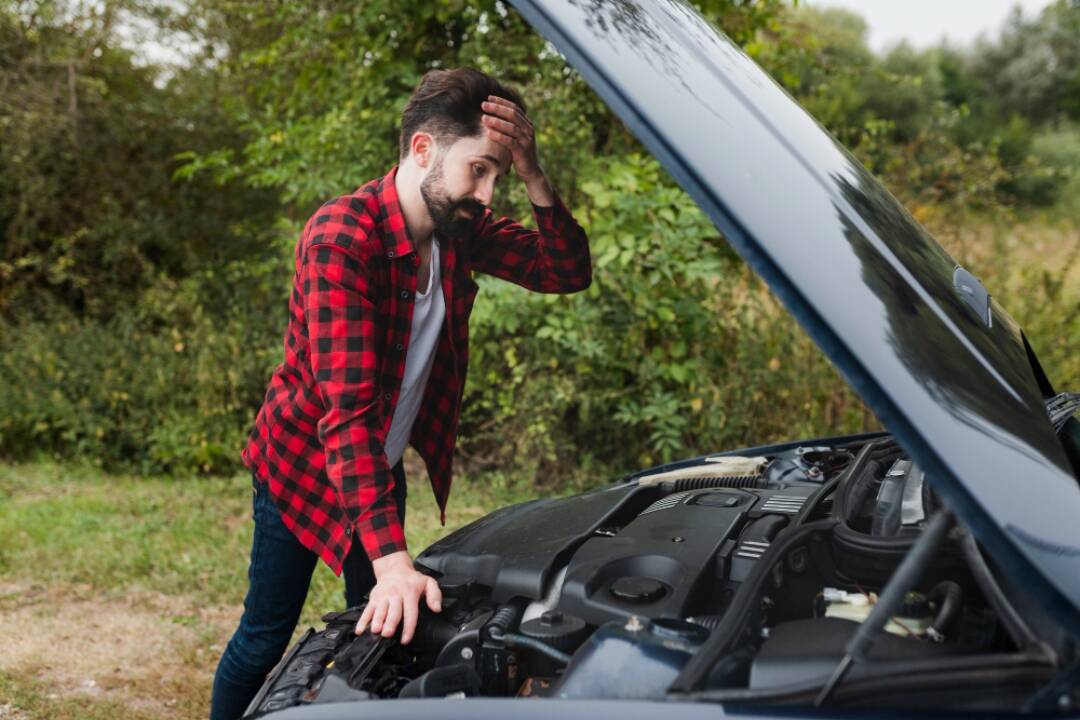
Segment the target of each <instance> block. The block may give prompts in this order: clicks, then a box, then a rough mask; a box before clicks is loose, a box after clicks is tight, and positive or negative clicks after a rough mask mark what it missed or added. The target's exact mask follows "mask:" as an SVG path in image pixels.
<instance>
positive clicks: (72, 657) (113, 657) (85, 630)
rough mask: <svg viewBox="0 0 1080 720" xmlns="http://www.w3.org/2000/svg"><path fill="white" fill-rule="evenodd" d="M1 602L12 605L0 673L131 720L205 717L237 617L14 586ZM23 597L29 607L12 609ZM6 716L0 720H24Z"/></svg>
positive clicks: (182, 604) (0, 624)
mask: <svg viewBox="0 0 1080 720" xmlns="http://www.w3.org/2000/svg"><path fill="white" fill-rule="evenodd" d="M20 590H23V591H24V592H25V594H23V593H22V592H20ZM2 594H3V595H4V596H6V598H7V599H8V600H9V602H8V603H5V605H6V607H4V609H3V612H2V613H0V636H2V637H3V638H4V639H5V640H4V653H3V654H2V655H0V670H4V671H8V672H10V673H12V674H16V675H19V676H22V677H32V678H35V679H36V680H38V681H39V682H41V683H42V684H43V685H45V686H47V687H49V688H50V693H55V694H56V695H57V696H58V697H68V698H70V697H83V698H88V699H95V700H96V699H100V700H111V701H113V702H119V703H123V704H124V705H126V706H128V707H130V708H131V709H132V710H133V711H134V712H133V714H134V713H138V714H146V715H148V716H153V717H161V718H170V719H171V718H187V717H200V716H204V715H205V713H206V711H207V708H208V706H209V705H208V703H209V696H210V684H211V681H212V674H213V668H214V667H215V665H216V663H217V658H218V656H220V653H221V649H222V648H223V647H224V643H225V641H226V640H227V638H228V634H229V633H230V632H231V631H232V629H233V626H234V625H235V623H236V615H237V609H236V608H222V607H206V606H200V605H198V604H196V603H195V601H193V600H189V599H186V598H177V597H171V596H166V595H159V594H153V593H130V594H128V595H127V596H125V597H122V598H115V599H99V598H95V597H93V595H92V593H83V592H78V591H75V592H72V588H70V587H68V588H42V587H40V586H32V585H29V584H28V585H26V586H25V587H24V588H19V587H18V586H16V585H14V584H10V583H7V584H5V587H4V588H3V593H2ZM20 595H22V597H24V598H25V599H26V600H28V601H29V602H24V603H13V602H10V599H11V598H12V597H13V596H15V597H18V596H20ZM0 708H2V710H0V719H3V720H8V718H12V719H14V718H22V717H26V716H25V715H23V714H21V712H20V710H19V709H18V708H16V707H13V706H11V705H0Z"/></svg>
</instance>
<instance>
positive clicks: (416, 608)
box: [401, 595, 420, 645]
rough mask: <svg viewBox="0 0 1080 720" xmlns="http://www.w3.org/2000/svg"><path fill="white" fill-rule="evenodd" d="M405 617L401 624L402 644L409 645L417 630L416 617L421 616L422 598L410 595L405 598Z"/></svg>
mask: <svg viewBox="0 0 1080 720" xmlns="http://www.w3.org/2000/svg"><path fill="white" fill-rule="evenodd" d="M404 610H405V617H404V619H403V620H402V622H401V644H402V645H408V644H409V641H410V640H412V636H413V631H414V630H415V629H416V617H417V615H419V614H420V596H419V595H410V596H409V597H407V598H405V608H404Z"/></svg>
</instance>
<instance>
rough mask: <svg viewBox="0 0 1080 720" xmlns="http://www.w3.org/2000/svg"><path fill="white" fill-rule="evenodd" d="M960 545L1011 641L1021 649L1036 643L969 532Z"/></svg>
mask: <svg viewBox="0 0 1080 720" xmlns="http://www.w3.org/2000/svg"><path fill="white" fill-rule="evenodd" d="M961 546H962V547H963V549H964V557H965V559H966V560H967V563H968V568H969V569H970V570H971V574H972V575H973V576H974V577H975V583H976V584H977V585H978V586H979V590H981V591H982V594H983V596H984V597H985V598H986V601H987V602H988V603H989V604H990V607H992V608H993V609H994V612H995V613H997V616H998V618H1000V619H1001V624H1002V625H1004V626H1005V631H1006V632H1008V633H1009V637H1011V638H1012V641H1013V642H1014V643H1016V646H1017V647H1018V648H1020V649H1021V650H1026V649H1028V648H1030V647H1033V646H1035V645H1038V644H1039V639H1038V638H1037V637H1036V636H1035V633H1034V632H1032V631H1031V628H1029V627H1028V626H1027V623H1025V622H1024V619H1023V618H1022V617H1021V616H1020V613H1018V612H1017V611H1016V608H1014V607H1013V606H1012V603H1010V602H1009V600H1008V598H1007V597H1005V593H1004V592H1002V590H1001V586H1000V585H998V583H997V580H995V579H994V574H993V573H992V572H991V571H990V566H989V565H987V564H986V560H985V559H984V558H983V555H982V552H981V551H980V550H979V545H978V543H977V542H975V536H974V535H972V534H971V533H970V532H965V533H964V539H963V541H962V542H961Z"/></svg>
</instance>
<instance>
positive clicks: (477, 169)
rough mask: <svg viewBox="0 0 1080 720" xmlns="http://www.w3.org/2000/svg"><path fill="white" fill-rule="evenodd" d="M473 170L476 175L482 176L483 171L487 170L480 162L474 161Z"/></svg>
mask: <svg viewBox="0 0 1080 720" xmlns="http://www.w3.org/2000/svg"><path fill="white" fill-rule="evenodd" d="M473 172H475V173H476V177H483V176H484V173H485V172H487V168H486V167H484V166H483V165H481V164H480V163H476V164H475V165H473Z"/></svg>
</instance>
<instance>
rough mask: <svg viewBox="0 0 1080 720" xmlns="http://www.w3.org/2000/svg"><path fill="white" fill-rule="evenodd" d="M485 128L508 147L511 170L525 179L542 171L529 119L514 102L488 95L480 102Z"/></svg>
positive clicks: (495, 139) (496, 139)
mask: <svg viewBox="0 0 1080 720" xmlns="http://www.w3.org/2000/svg"><path fill="white" fill-rule="evenodd" d="M481 108H482V109H483V111H484V115H483V117H482V118H481V121H482V122H483V125H484V130H485V132H486V133H487V135H488V137H490V138H491V139H492V140H494V141H495V142H497V143H499V144H500V145H502V146H503V147H505V148H506V149H508V150H509V151H510V156H511V159H512V162H513V165H514V170H515V171H516V172H517V174H518V177H520V178H521V179H522V180H524V181H525V182H528V181H530V180H533V179H536V178H538V177H539V176H541V175H542V174H543V172H542V171H541V169H540V160H539V157H538V156H537V152H536V137H535V134H534V130H533V124H532V121H530V120H529V118H528V116H527V115H525V113H524V112H522V111H521V108H519V107H518V106H517V105H516V104H514V103H513V102H511V101H509V100H507V99H505V98H501V97H497V96H495V95H489V96H488V99H487V101H486V102H484V103H483V104H482V105H481Z"/></svg>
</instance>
